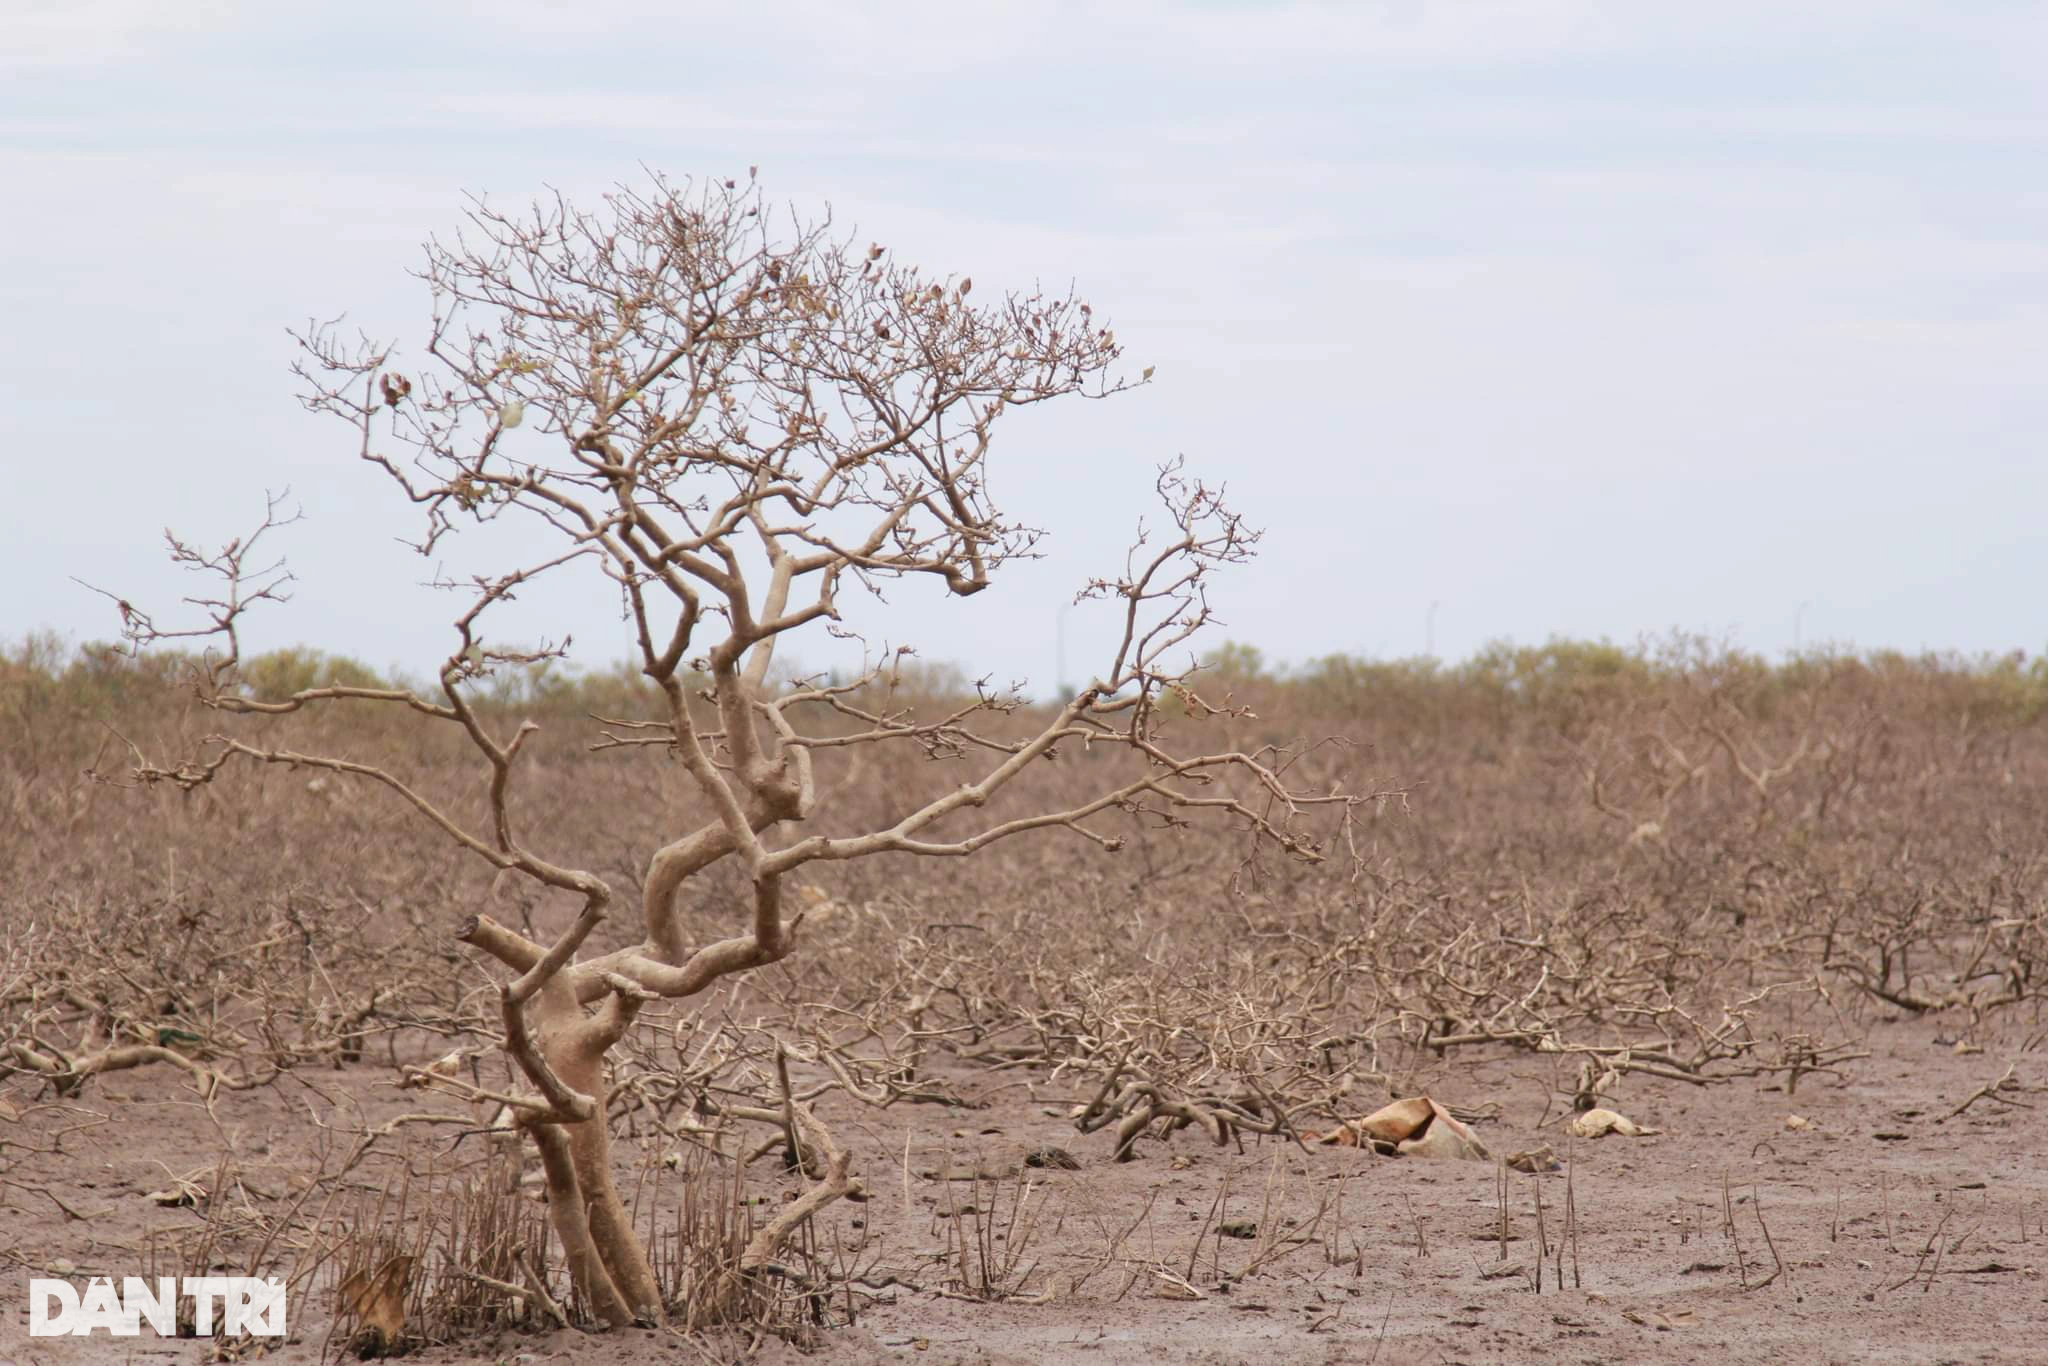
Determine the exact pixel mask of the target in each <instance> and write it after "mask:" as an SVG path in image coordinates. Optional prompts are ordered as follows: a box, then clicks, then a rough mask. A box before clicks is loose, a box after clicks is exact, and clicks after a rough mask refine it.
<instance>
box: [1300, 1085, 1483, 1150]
mask: <svg viewBox="0 0 2048 1366" xmlns="http://www.w3.org/2000/svg"><path fill="white" fill-rule="evenodd" d="M1361 1138H1363V1139H1365V1140H1370V1141H1371V1142H1372V1143H1373V1144H1374V1146H1375V1147H1377V1148H1378V1149H1379V1150H1381V1151H1388V1150H1391V1151H1392V1152H1393V1153H1395V1154H1396V1155H1398V1156H1400V1157H1438V1158H1451V1159H1457V1160H1462V1161H1467V1162H1487V1161H1491V1160H1492V1156H1493V1155H1492V1154H1491V1153H1489V1152H1487V1150H1486V1145H1485V1144H1484V1143H1481V1142H1480V1141H1479V1138H1478V1136H1477V1135H1475V1134H1474V1133H1473V1132H1472V1130H1471V1129H1469V1128H1467V1127H1466V1126H1465V1124H1464V1123H1462V1122H1461V1121H1459V1120H1457V1119H1455V1118H1453V1117H1452V1115H1451V1112H1450V1111H1449V1110H1446V1109H1445V1108H1444V1107H1443V1106H1441V1105H1439V1104H1437V1102H1436V1101H1434V1100H1432V1099H1431V1098H1430V1097H1428V1096H1409V1097H1407V1098H1406V1099H1404V1100H1397V1101H1394V1102H1392V1103H1391V1104H1388V1105H1383V1106H1381V1107H1380V1108H1379V1109H1377V1110H1375V1111H1373V1112H1372V1113H1371V1114H1369V1115H1367V1116H1365V1117H1364V1118H1363V1119H1351V1120H1346V1121H1345V1122H1344V1125H1343V1127H1342V1128H1338V1129H1333V1130H1331V1131H1330V1132H1329V1133H1327V1134H1324V1135H1323V1136H1322V1137H1321V1139H1320V1140H1319V1141H1320V1142H1323V1143H1328V1144H1334V1145H1339V1146H1343V1147H1358V1146H1360V1145H1361Z"/></svg>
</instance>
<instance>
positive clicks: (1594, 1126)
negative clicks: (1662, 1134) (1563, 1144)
mask: <svg viewBox="0 0 2048 1366" xmlns="http://www.w3.org/2000/svg"><path fill="white" fill-rule="evenodd" d="M1571 1131H1572V1135H1573V1136H1574V1137H1576V1138H1599V1137H1601V1136H1602V1135H1603V1134H1620V1135H1621V1136H1622V1137H1623V1138H1647V1137H1649V1136H1650V1135H1651V1134H1654V1133H1657V1132H1658V1131H1657V1130H1655V1129H1646V1128H1644V1127H1643V1126H1642V1125H1640V1124H1638V1123H1636V1122H1635V1121H1634V1120H1632V1119H1630V1118H1629V1117H1628V1116H1627V1115H1624V1114H1622V1113H1620V1112H1619V1111H1615V1110H1588V1111H1586V1112H1585V1113H1584V1114H1582V1115H1578V1116H1575V1117H1574V1118H1573V1119H1572V1122H1571Z"/></svg>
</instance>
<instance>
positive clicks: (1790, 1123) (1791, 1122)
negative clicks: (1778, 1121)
mask: <svg viewBox="0 0 2048 1366" xmlns="http://www.w3.org/2000/svg"><path fill="white" fill-rule="evenodd" d="M1785 1127H1786V1128H1788V1129H1811V1128H1812V1127H1813V1121H1812V1120H1810V1119H1808V1118H1807V1117H1806V1116H1805V1115H1787V1116H1785Z"/></svg>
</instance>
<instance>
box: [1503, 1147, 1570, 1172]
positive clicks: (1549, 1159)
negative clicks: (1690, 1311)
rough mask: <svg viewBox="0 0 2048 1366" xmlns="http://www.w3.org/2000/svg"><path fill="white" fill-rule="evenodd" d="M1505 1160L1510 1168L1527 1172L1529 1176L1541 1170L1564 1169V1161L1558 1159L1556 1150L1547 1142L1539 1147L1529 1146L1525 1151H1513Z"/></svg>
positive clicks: (1553, 1170)
mask: <svg viewBox="0 0 2048 1366" xmlns="http://www.w3.org/2000/svg"><path fill="white" fill-rule="evenodd" d="M1507 1162H1508V1166H1509V1167H1510V1168H1511V1169H1513V1170H1515V1171H1518V1172H1527V1173H1529V1174H1530V1175H1531V1176H1534V1175H1537V1174H1538V1173H1541V1172H1555V1171H1562V1170H1564V1163H1563V1162H1562V1161H1561V1160H1559V1158H1558V1155H1557V1150H1556V1149H1555V1148H1552V1147H1551V1146H1550V1145H1549V1144H1548V1143H1546V1144H1544V1145H1543V1146H1542V1147H1540V1148H1531V1149H1529V1150H1528V1151H1527V1152H1522V1153H1515V1154H1514V1155H1513V1156H1511V1157H1509V1158H1508V1160H1507Z"/></svg>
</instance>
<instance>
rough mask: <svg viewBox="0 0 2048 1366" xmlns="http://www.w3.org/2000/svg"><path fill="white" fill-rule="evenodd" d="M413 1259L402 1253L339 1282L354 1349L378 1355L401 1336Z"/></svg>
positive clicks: (402, 1335) (364, 1353) (365, 1354)
mask: <svg viewBox="0 0 2048 1366" xmlns="http://www.w3.org/2000/svg"><path fill="white" fill-rule="evenodd" d="M412 1267H413V1259H412V1258H411V1257H410V1256H407V1255H406V1254H404V1253H399V1254H398V1255H397V1256H394V1257H391V1258H388V1259H387V1260H386V1261H385V1262H384V1264H383V1265H382V1266H379V1267H377V1268H375V1269H374V1270H372V1269H370V1268H367V1267H366V1268H364V1269H363V1270H361V1271H358V1272H356V1273H355V1274H354V1275H352V1276H350V1277H349V1278H348V1279H347V1280H344V1281H343V1282H342V1283H341V1303H342V1306H343V1308H344V1309H345V1310H346V1311H347V1313H348V1315H349V1317H350V1318H352V1319H354V1320H355V1322H356V1325H357V1333H356V1344H357V1348H356V1350H357V1351H358V1352H360V1353H361V1354H362V1355H364V1356H366V1357H367V1356H382V1355H384V1354H385V1353H386V1352H389V1351H391V1350H392V1349H393V1348H395V1347H397V1346H398V1345H399V1343H400V1342H401V1341H402V1340H403V1338H404V1336H405V1291H406V1286H407V1283H408V1282H409V1281H410V1280H411V1278H412Z"/></svg>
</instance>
